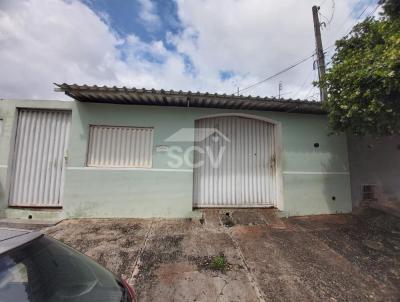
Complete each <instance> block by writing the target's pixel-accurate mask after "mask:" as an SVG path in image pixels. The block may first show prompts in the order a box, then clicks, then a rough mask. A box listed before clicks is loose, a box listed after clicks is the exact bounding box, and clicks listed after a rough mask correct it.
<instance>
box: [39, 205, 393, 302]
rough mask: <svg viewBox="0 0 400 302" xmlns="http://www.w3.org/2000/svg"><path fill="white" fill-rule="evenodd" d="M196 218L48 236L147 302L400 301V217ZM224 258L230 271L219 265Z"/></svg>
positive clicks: (55, 230) (214, 214)
mask: <svg viewBox="0 0 400 302" xmlns="http://www.w3.org/2000/svg"><path fill="white" fill-rule="evenodd" d="M204 218H205V219H204V222H203V223H200V222H199V221H191V220H139V219H96V220H94V219H91V220H88V219H82V220H67V221H64V222H62V223H60V224H58V225H56V226H54V227H50V228H47V229H45V230H44V232H46V233H47V234H49V235H50V236H53V237H54V238H56V239H59V240H61V241H63V242H65V243H67V244H69V245H71V246H73V247H75V248H76V249H78V250H80V251H82V252H84V253H86V254H87V255H89V256H91V257H93V258H94V259H95V260H97V261H98V262H100V263H101V264H103V265H104V266H106V267H107V268H109V269H110V270H111V271H113V272H115V273H116V274H120V275H122V276H123V277H124V278H125V279H127V280H129V282H130V283H132V284H134V286H135V288H136V289H137V291H138V293H139V298H140V299H139V301H210V300H213V301H268V300H274V301H291V300H293V301H294V300H296V301H320V300H325V301H326V300H331V301H383V300H384V301H399V299H400V218H398V217H395V216H391V215H389V214H385V213H383V212H380V211H378V210H366V211H363V212H362V213H361V214H359V215H324V216H312V217H295V218H289V219H279V218H277V217H276V216H275V214H274V212H273V211H272V210H240V211H239V210H234V211H231V210H229V211H221V210H209V211H205V212H204ZM221 254H223V255H224V257H225V259H226V261H227V263H226V266H224V268H223V269H215V268H212V267H211V266H210V265H209V264H210V262H211V261H212V259H213V257H214V256H216V255H221Z"/></svg>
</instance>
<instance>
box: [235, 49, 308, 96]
mask: <svg viewBox="0 0 400 302" xmlns="http://www.w3.org/2000/svg"><path fill="white" fill-rule="evenodd" d="M313 56H314V53H313V54H312V55H311V56H308V57H306V58H304V59H302V60H300V61H298V62H297V63H295V64H292V65H290V66H288V67H286V68H284V69H282V70H281V71H278V72H277V73H275V74H273V75H271V76H269V77H267V78H265V79H263V80H261V81H259V82H257V83H254V84H252V85H250V86H247V87H245V88H243V89H240V90H238V91H236V92H235V93H237V94H239V93H240V92H243V91H245V90H248V89H250V88H253V87H255V86H257V85H260V84H262V83H264V82H266V81H269V80H271V79H273V78H275V77H277V76H278V75H281V74H282V73H285V72H287V71H289V70H290V69H293V68H294V67H296V66H298V65H300V64H302V63H304V62H306V61H308V60H309V59H311V58H312V57H313Z"/></svg>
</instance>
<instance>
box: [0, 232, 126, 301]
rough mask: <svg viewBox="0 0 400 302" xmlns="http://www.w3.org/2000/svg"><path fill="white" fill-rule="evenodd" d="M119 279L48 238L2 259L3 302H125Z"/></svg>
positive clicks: (0, 283)
mask: <svg viewBox="0 0 400 302" xmlns="http://www.w3.org/2000/svg"><path fill="white" fill-rule="evenodd" d="M125 295H126V293H125V290H124V288H123V286H121V285H120V283H119V281H118V280H117V279H116V277H115V276H114V275H113V274H112V273H110V272H109V271H107V270H106V269H104V268H103V267H101V266H100V265H99V264H97V263H96V262H94V261H93V260H91V259H90V258H88V257H86V256H84V255H82V254H80V253H78V252H76V251H74V250H73V249H71V248H69V247H67V246H66V245H64V244H62V243H60V242H58V241H55V240H53V239H51V238H49V237H46V236H42V237H40V238H39V239H36V240H34V241H32V242H30V243H29V244H27V245H25V246H22V247H20V248H18V249H15V250H12V251H11V252H8V253H6V254H4V255H2V256H0V301H2V302H7V301H19V302H25V301H37V302H50V301H51V302H53V301H54V302H55V301H83V302H85V301H88V302H89V301H111V302H113V301H118V302H120V301H124V300H125Z"/></svg>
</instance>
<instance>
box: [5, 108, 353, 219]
mask: <svg viewBox="0 0 400 302" xmlns="http://www.w3.org/2000/svg"><path fill="white" fill-rule="evenodd" d="M16 107H36V108H66V109H68V108H70V109H72V127H71V135H70V145H69V160H68V167H67V171H66V177H65V192H64V201H63V203H64V207H63V215H64V216H67V217H154V216H160V217H189V216H190V215H192V189H193V172H192V169H191V168H190V167H188V166H182V167H180V168H177V169H171V168H170V167H169V166H168V161H169V160H170V159H169V158H168V156H167V154H166V153H165V152H163V151H162V148H157V146H170V145H171V143H168V142H165V139H166V138H167V137H169V136H171V135H172V134H174V133H175V132H176V131H178V130H179V129H181V128H193V127H194V123H195V119H198V118H201V117H204V116H209V115H212V114H221V113H245V114H251V115H256V116H261V117H268V118H270V119H273V120H275V121H278V122H280V123H281V124H282V145H283V152H282V170H283V199H284V200H283V202H284V205H283V210H284V214H286V215H305V214H322V213H336V212H350V211H351V200H350V180H349V170H348V160H347V144H346V138H345V136H344V135H340V136H328V130H327V123H326V117H325V116H323V115H310V114H294V113H279V112H257V111H249V110H246V111H238V110H223V109H206V108H204V109H203V108H180V107H154V106H133V105H110V104H88V103H79V102H54V101H53V102H50V101H47V102H42V101H25V102H24V101H19V102H15V101H0V119H3V120H4V121H3V132H2V135H1V137H0V142H1V145H0V206H1V207H2V208H3V209H4V208H6V207H7V200H8V186H9V184H8V178H7V173H8V172H9V171H10V169H9V168H8V167H11V164H10V162H9V159H10V151H11V150H12V146H13V137H14V133H13V131H15V129H14V128H15V120H16V119H15V118H16V112H17V111H16ZM89 124H99V125H115V126H138V127H154V146H153V166H152V168H150V169H144V168H143V169H101V168H88V167H85V161H86V153H87V144H88V142H87V139H88V125H89ZM315 143H318V144H319V147H314V144H315ZM174 145H178V146H180V147H182V148H186V147H190V146H191V145H193V143H174Z"/></svg>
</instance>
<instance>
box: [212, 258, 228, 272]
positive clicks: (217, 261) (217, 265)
mask: <svg viewBox="0 0 400 302" xmlns="http://www.w3.org/2000/svg"><path fill="white" fill-rule="evenodd" d="M227 266H228V261H227V260H226V258H225V256H224V254H220V255H218V256H214V257H212V258H211V262H210V268H211V269H213V270H219V271H224V270H225V269H226V268H227Z"/></svg>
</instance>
